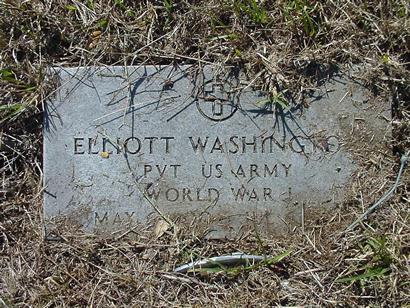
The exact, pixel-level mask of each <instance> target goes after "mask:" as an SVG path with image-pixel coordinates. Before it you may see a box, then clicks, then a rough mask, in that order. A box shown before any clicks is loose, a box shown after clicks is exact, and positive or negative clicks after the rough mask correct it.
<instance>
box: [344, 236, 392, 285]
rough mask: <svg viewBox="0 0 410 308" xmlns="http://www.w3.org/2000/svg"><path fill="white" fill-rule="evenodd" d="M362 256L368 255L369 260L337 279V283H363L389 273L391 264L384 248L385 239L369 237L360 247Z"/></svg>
mask: <svg viewBox="0 0 410 308" xmlns="http://www.w3.org/2000/svg"><path fill="white" fill-rule="evenodd" d="M360 247H361V251H362V253H364V254H366V255H367V254H370V255H371V258H370V260H368V261H367V262H366V263H365V264H358V265H356V266H355V268H356V269H355V270H354V271H353V272H352V273H350V274H349V275H346V276H344V277H341V278H339V279H338V280H337V281H338V282H348V283H350V282H356V281H359V282H361V283H363V282H364V281H366V280H371V279H374V278H378V277H382V276H385V275H387V274H388V273H390V271H391V270H390V267H391V265H392V262H393V257H392V256H391V254H390V252H389V250H388V249H387V246H386V238H385V237H383V236H381V237H378V238H377V237H370V238H368V239H367V241H366V243H365V245H360Z"/></svg>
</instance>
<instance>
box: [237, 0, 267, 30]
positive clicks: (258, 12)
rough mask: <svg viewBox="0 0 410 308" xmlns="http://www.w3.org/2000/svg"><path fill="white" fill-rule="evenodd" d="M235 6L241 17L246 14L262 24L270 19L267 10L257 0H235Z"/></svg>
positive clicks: (256, 22)
mask: <svg viewBox="0 0 410 308" xmlns="http://www.w3.org/2000/svg"><path fill="white" fill-rule="evenodd" d="M233 7H234V11H235V13H236V14H237V15H238V16H239V17H240V16H241V15H242V14H244V15H246V16H247V17H248V18H249V19H250V20H251V21H252V22H254V23H255V24H258V25H262V24H265V23H266V22H267V21H268V15H267V13H266V10H265V9H264V8H262V7H260V6H259V5H258V3H257V2H256V0H234V4H233Z"/></svg>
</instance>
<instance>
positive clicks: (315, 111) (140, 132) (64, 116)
mask: <svg viewBox="0 0 410 308" xmlns="http://www.w3.org/2000/svg"><path fill="white" fill-rule="evenodd" d="M57 76H58V78H59V82H60V86H59V88H58V91H57V93H56V95H55V97H54V98H53V99H52V100H51V101H50V102H48V103H47V111H46V115H45V120H44V186H45V194H44V214H45V220H46V228H47V232H48V233H50V232H52V230H53V228H56V227H58V224H59V223H61V222H62V221H64V222H65V223H67V222H68V223H70V224H74V225H77V226H79V227H81V228H83V229H84V230H85V231H88V232H97V233H111V232H116V231H120V230H127V229H129V228H131V227H133V226H134V225H135V224H142V225H145V224H147V223H148V222H150V221H154V220H155V219H158V218H159V217H160V216H161V215H166V216H167V217H170V218H171V219H173V220H174V219H175V220H177V221H179V222H181V223H184V224H186V225H189V224H192V223H197V224H203V226H204V228H208V229H209V233H210V236H214V237H223V236H228V237H231V236H235V235H237V234H238V232H245V231H246V230H249V229H253V228H258V230H259V231H262V232H268V233H269V232H278V231H285V232H286V231H288V230H291V229H292V228H293V227H294V226H297V225H299V224H300V222H301V221H300V220H301V212H302V207H304V208H305V209H308V208H325V209H329V208H331V207H333V206H335V205H337V204H338V203H340V202H341V201H342V200H343V199H344V198H345V195H346V191H347V188H348V187H349V183H350V182H351V180H352V176H353V175H354V172H355V170H356V169H357V162H355V158H354V157H353V155H351V153H350V152H349V150H348V146H346V140H345V138H346V136H348V135H349V132H350V130H351V128H352V123H354V122H355V119H357V118H358V117H359V118H363V119H365V120H366V121H368V122H369V127H367V129H369V130H370V132H368V133H369V134H373V135H376V136H380V134H382V133H381V132H384V131H386V127H388V126H389V123H388V121H386V120H385V119H384V118H383V116H384V117H385V116H386V115H387V117H389V116H390V115H389V105H388V104H387V103H385V104H381V105H379V106H378V108H376V109H375V108H373V107H372V108H370V107H371V106H372V105H371V103H369V101H368V100H369V99H368V97H367V96H366V94H365V90H364V89H363V88H362V87H361V86H360V85H358V84H356V83H355V82H353V81H352V80H351V79H350V78H348V77H346V76H344V77H341V76H338V77H336V78H334V79H332V80H330V81H329V82H327V83H326V86H325V87H322V88H321V90H319V91H318V92H317V95H316V96H314V97H312V98H311V99H310V102H309V108H306V109H304V110H302V109H298V108H284V107H283V106H282V107H281V106H280V105H279V104H277V106H275V103H270V102H269V100H268V99H267V97H266V95H263V93H261V92H259V91H255V90H253V89H252V88H251V87H249V81H247V80H246V78H245V77H244V76H242V73H241V72H240V71H238V70H236V69H234V68H224V69H223V70H222V69H216V68H213V67H211V66H206V67H205V68H203V69H202V70H199V69H198V68H197V67H194V66H189V65H184V66H179V67H175V66H140V67H87V68H86V67H80V68H61V69H59V70H58V72H57ZM371 142H373V143H380V144H381V143H382V142H383V136H381V137H380V138H375V139H374V140H372V141H371Z"/></svg>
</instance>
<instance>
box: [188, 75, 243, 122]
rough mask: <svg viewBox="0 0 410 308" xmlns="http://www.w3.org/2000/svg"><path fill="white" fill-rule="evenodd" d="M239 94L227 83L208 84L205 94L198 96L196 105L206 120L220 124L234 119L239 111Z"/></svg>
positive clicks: (205, 87)
mask: <svg viewBox="0 0 410 308" xmlns="http://www.w3.org/2000/svg"><path fill="white" fill-rule="evenodd" d="M237 101H238V97H237V92H236V91H234V90H233V89H232V86H231V85H230V84H229V83H228V82H227V81H224V82H222V81H221V82H212V81H211V82H208V83H206V84H205V86H204V93H203V95H201V96H198V99H197V101H196V105H197V108H198V111H199V113H200V114H201V115H202V116H204V117H205V118H207V119H209V120H211V121H215V122H220V121H224V120H227V119H229V118H230V117H232V116H233V115H234V114H235V112H236V111H237V110H238V102H237Z"/></svg>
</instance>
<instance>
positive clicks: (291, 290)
mask: <svg viewBox="0 0 410 308" xmlns="http://www.w3.org/2000/svg"><path fill="white" fill-rule="evenodd" d="M409 13H410V6H409V3H408V2H407V1H404V0H402V1H401V0H393V1H350V0H348V1H338V0H334V1H319V2H316V1H309V0H287V1H284V0H279V1H271V0H265V1H263V0H261V1H256V0H229V1H228V0H210V1H199V0H198V1H180V0H161V1H159V0H158V1H148V0H147V1H144V2H141V1H127V0H112V1H110V0H86V1H77V0H56V1H40V0H33V1H19V0H0V104H1V105H0V138H1V141H0V170H1V172H0V175H1V188H0V307H23V306H34V307H45V306H47V307H50V306H96V307H106V306H202V305H204V306H305V305H306V306H358V305H360V306H362V305H363V306H388V307H396V306H407V305H410V294H409V278H410V277H409V253H410V248H409V247H410V238H409V234H410V233H409V202H410V201H409V200H410V196H409V191H410V184H409V183H410V175H409V174H410V173H409V170H408V168H407V169H406V168H405V169H404V173H403V175H402V176H401V179H400V182H399V184H398V187H397V189H396V191H395V193H394V194H393V195H392V197H391V198H390V199H389V200H387V201H385V202H384V203H383V204H382V205H381V206H380V207H379V208H378V209H377V210H376V211H375V212H374V213H372V214H370V215H369V216H368V217H367V219H366V220H363V221H361V223H360V224H359V225H358V226H357V227H356V228H354V229H353V230H352V231H348V232H346V227H347V226H349V225H350V224H351V223H352V222H353V221H355V220H356V219H357V218H358V217H359V216H360V215H361V214H362V213H364V212H365V210H366V209H367V208H369V207H370V206H371V205H372V204H374V202H376V201H377V200H378V199H379V198H380V197H381V196H382V195H383V194H384V193H385V192H386V191H387V190H388V189H390V187H392V186H393V184H394V182H395V181H396V177H397V174H398V171H399V168H400V159H401V158H403V157H404V155H406V154H407V155H409V150H410V99H409V93H410V91H409V90H410V86H409V85H410V83H409V81H410V73H409V72H410V71H409V69H410V53H409V47H410V36H409V31H410V24H409ZM140 64H151V65H159V64H164V65H178V64H192V65H198V66H202V65H204V64H213V65H220V66H222V65H237V66H239V67H240V68H241V69H242V70H243V71H244V72H246V74H247V75H248V76H249V80H253V84H252V86H253V87H255V88H258V89H261V90H263V91H265V92H267V93H268V94H269V96H270V98H271V100H272V101H273V102H277V103H278V104H281V103H283V102H284V101H285V102H287V103H288V104H303V101H304V97H307V96H308V95H309V94H311V93H312V91H314V89H315V88H317V87H318V86H319V85H320V83H321V82H323V81H325V80H326V79H327V78H328V77H331V75H332V72H334V71H335V70H336V71H337V70H338V69H340V68H342V67H346V66H352V65H357V64H360V65H366V67H367V68H368V69H367V70H366V74H365V75H363V76H361V82H363V83H364V84H365V85H366V86H367V87H368V90H369V92H370V93H371V94H372V95H373V96H374V97H375V98H376V100H375V101H377V100H384V101H386V100H389V101H391V104H392V119H391V129H392V130H391V135H392V136H391V138H390V139H389V140H386V146H385V147H383V148H382V149H374V150H372V151H370V152H368V153H363V152H361V151H360V140H355V139H354V138H353V139H352V140H350V142H349V143H348V146H349V149H350V150H351V151H352V152H353V153H355V155H357V156H358V157H360V162H361V164H360V166H359V171H358V172H356V173H355V174H354V177H353V178H352V181H351V183H352V184H351V187H350V190H351V193H350V195H349V197H348V198H346V200H345V202H344V203H343V204H342V205H341V206H339V207H337V208H336V209H333V210H332V211H327V212H326V211H325V212H310V213H309V214H307V215H306V217H305V221H304V224H303V228H295V229H294V230H292V232H291V233H290V234H288V235H287V236H282V235H279V234H278V235H277V236H270V237H267V236H264V235H262V234H259V233H258V232H252V231H250V232H248V233H246V234H245V235H243V236H241V237H238V238H237V239H234V240H230V241H224V240H208V239H206V238H205V236H204V232H203V230H202V229H201V226H195V225H194V226H190V228H188V227H186V226H184V224H183V223H181V224H178V221H177V220H176V222H174V223H173V224H172V225H171V226H170V227H169V228H166V229H165V228H164V230H161V232H160V233H161V234H160V235H159V234H153V232H152V230H153V229H154V227H155V224H154V223H153V224H152V225H148V226H140V227H139V228H138V229H133V230H130V232H128V233H127V234H123V235H121V234H120V235H118V236H116V237H113V238H108V239H103V238H98V237H94V236H92V235H87V234H85V233H83V232H82V231H81V230H79V229H77V228H73V227H70V226H69V225H67V226H66V228H65V229H62V230H60V234H59V237H60V239H59V240H58V241H46V240H44V234H43V227H42V226H43V217H42V194H43V186H42V177H43V174H42V112H43V110H44V109H43V103H44V101H45V100H46V99H47V98H48V97H49V96H50V95H53V92H54V91H55V83H54V82H53V80H52V79H51V77H50V75H49V74H47V72H48V70H49V69H50V68H51V67H54V66H63V67H64V66H67V67H68V66H69V67H73V66H88V65H100V66H103V65H140ZM304 107H305V108H308V107H309V106H304ZM388 135H389V134H387V135H386V136H388ZM362 142H365V141H362ZM131 235H132V236H131ZM238 251H242V252H245V253H248V254H256V255H262V256H271V257H272V258H271V259H270V260H271V262H264V263H262V264H260V265H259V266H248V267H236V268H222V269H221V270H220V271H218V272H216V273H215V272H212V271H201V272H198V271H196V272H193V273H188V274H176V273H173V269H174V268H175V267H176V266H178V265H180V264H183V263H187V262H191V261H192V260H196V259H198V258H201V257H203V258H205V257H212V256H218V255H224V254H230V253H233V252H238ZM275 256H277V258H275Z"/></svg>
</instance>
